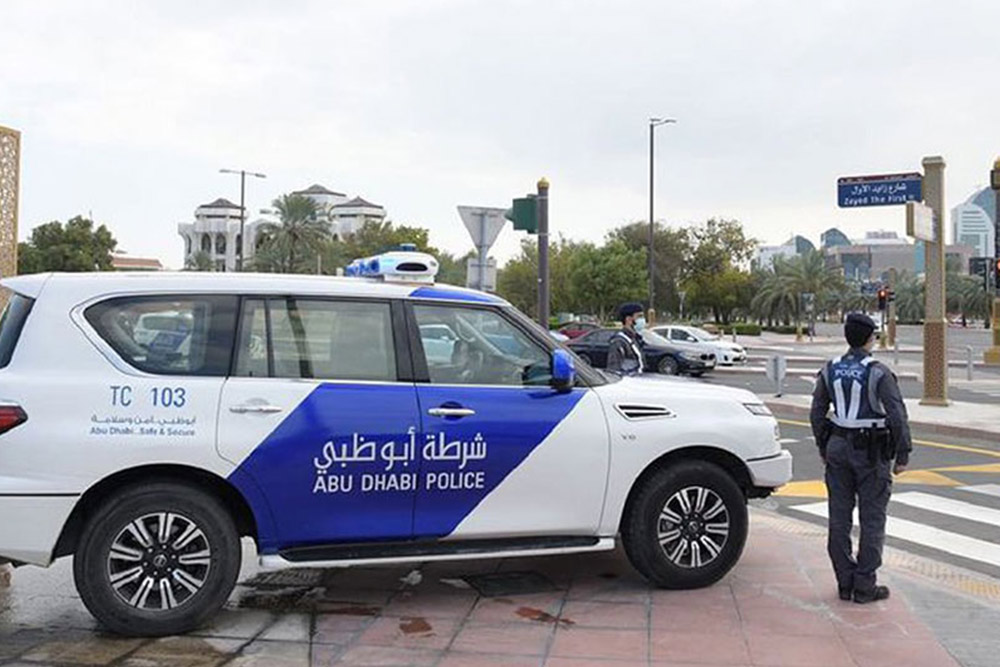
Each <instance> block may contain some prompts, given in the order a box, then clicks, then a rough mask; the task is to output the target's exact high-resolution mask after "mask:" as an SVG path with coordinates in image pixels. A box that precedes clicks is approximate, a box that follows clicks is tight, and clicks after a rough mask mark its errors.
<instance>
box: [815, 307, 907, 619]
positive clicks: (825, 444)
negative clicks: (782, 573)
mask: <svg viewBox="0 0 1000 667" xmlns="http://www.w3.org/2000/svg"><path fill="white" fill-rule="evenodd" d="M844 335H845V337H846V338H847V342H848V344H849V345H850V346H851V349H850V350H848V351H847V354H845V355H844V356H842V357H838V358H835V359H832V360H831V361H829V362H827V364H826V365H825V366H824V367H823V370H821V371H820V373H819V378H818V379H817V381H816V389H815V390H814V391H813V400H812V410H811V411H810V414H809V420H810V422H811V424H812V430H813V435H814V436H815V437H816V444H817V445H818V446H819V453H820V456H821V457H822V459H823V462H824V464H825V465H826V475H825V477H826V488H827V493H828V496H829V515H830V517H829V535H828V538H827V551H828V552H829V554H830V560H831V561H832V563H833V570H834V572H835V573H836V575H837V586H838V588H839V592H840V599H841V600H851V599H853V600H854V601H855V602H858V603H866V602H874V601H876V600H884V599H886V598H888V597H889V589H888V588H887V587H886V586H879V585H877V584H876V576H875V572H876V570H877V569H878V568H879V566H880V565H881V564H882V546H883V544H884V543H885V519H886V510H887V508H888V505H889V494H890V493H891V491H892V474H893V473H895V474H899V473H900V472H902V471H903V470H905V469H906V465H907V463H908V462H909V458H910V450H911V449H912V447H913V445H912V444H911V442H910V427H909V424H908V423H907V415H906V405H905V404H904V403H903V398H902V396H900V393H899V385H897V384H896V376H895V375H894V374H893V373H892V371H890V370H889V369H888V368H887V367H886V366H884V365H882V364H881V363H879V362H877V361H875V359H874V357H872V356H871V350H872V346H873V345H874V343H875V322H874V321H872V319H871V318H870V317H868V316H867V315H862V314H859V313H851V314H850V315H848V316H847V321H846V323H845V324H844ZM831 403H832V404H833V413H832V414H831V415H830V416H829V417H827V411H828V409H829V407H830V404H831ZM855 502H856V503H857V506H858V515H859V518H860V523H861V541H860V543H859V545H858V553H857V558H855V557H854V554H853V547H852V544H851V528H852V525H851V524H852V514H853V512H854V506H855Z"/></svg>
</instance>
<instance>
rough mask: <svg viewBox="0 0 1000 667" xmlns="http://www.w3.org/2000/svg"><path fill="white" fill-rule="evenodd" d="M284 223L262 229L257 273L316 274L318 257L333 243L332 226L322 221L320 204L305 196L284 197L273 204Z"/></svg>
mask: <svg viewBox="0 0 1000 667" xmlns="http://www.w3.org/2000/svg"><path fill="white" fill-rule="evenodd" d="M272 205H273V206H274V208H275V209H277V211H278V217H279V219H280V223H278V224H268V225H265V226H263V227H262V228H261V230H260V232H258V233H259V235H260V242H259V243H258V247H257V250H256V251H255V252H254V257H253V262H252V266H253V268H254V269H255V270H257V271H266V272H279V273H315V271H316V257H317V256H322V254H323V252H324V250H326V248H327V243H328V242H329V240H330V227H329V225H328V224H327V223H326V222H323V221H322V220H319V219H318V217H317V213H318V211H319V209H318V207H317V205H316V202H314V201H313V200H312V199H309V198H308V197H304V196H302V195H282V196H281V197H279V198H278V199H275V200H274V202H273V203H272Z"/></svg>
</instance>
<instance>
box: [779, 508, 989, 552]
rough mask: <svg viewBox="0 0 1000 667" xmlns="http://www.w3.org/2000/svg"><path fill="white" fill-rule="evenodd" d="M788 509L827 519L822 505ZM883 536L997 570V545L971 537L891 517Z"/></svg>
mask: <svg viewBox="0 0 1000 667" xmlns="http://www.w3.org/2000/svg"><path fill="white" fill-rule="evenodd" d="M791 509H793V510H796V511H798V512H805V513H806V514H812V515H813V516H818V517H821V518H824V519H826V518H828V515H827V505H826V503H825V502H819V503H810V504H808V505H793V506H792V507H791ZM854 523H855V525H857V523H858V514H857V510H855V512H854ZM885 533H886V535H889V536H890V537H895V538H897V539H900V540H903V541H905V542H912V543H914V544H919V545H922V546H925V547H930V548H932V549H936V550H938V551H943V552H944V553H949V554H952V555H953V556H959V557H961V558H967V559H969V560H974V561H978V562H980V563H986V564H988V565H992V566H994V567H1000V545H998V544H993V543H992V542H986V541H984V540H977V539H976V538H974V537H967V536H965V535H961V534H959V533H953V532H950V531H947V530H941V529H940V528H934V527H933V526H926V525H924V524H922V523H916V522H915V521H907V520H906V519H897V518H895V517H891V516H890V517H888V519H886V522H885Z"/></svg>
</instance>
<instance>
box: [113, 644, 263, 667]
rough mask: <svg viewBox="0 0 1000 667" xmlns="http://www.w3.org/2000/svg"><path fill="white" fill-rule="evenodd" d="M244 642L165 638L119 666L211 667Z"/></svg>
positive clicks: (223, 659) (145, 647) (219, 662)
mask: <svg viewBox="0 0 1000 667" xmlns="http://www.w3.org/2000/svg"><path fill="white" fill-rule="evenodd" d="M245 643H246V642H245V640H242V639H219V638H214V637H164V638H163V639H157V640H154V641H152V642H150V643H148V644H146V645H145V646H143V647H142V648H140V649H139V650H138V651H136V652H135V653H132V654H131V655H130V656H129V657H128V658H127V659H126V660H125V661H123V662H122V663H120V664H121V665H122V666H123V667H151V666H152V665H155V666H156V667H161V666H162V667H214V666H215V665H219V664H221V663H223V662H225V661H226V660H228V659H229V658H230V657H232V655H233V654H234V653H236V652H237V651H238V650H239V649H240V647H241V646H243V644H245Z"/></svg>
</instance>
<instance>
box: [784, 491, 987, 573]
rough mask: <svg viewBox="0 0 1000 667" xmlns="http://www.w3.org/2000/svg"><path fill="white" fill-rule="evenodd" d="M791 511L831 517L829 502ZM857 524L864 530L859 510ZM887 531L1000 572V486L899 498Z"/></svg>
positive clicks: (894, 501) (893, 505)
mask: <svg viewBox="0 0 1000 667" xmlns="http://www.w3.org/2000/svg"><path fill="white" fill-rule="evenodd" d="M788 509H789V510H791V511H792V512H797V513H801V514H807V515H810V516H812V517H818V518H821V519H826V518H827V517H828V516H829V515H828V512H827V503H826V501H822V502H811V503H804V504H792V505H789V506H788ZM900 514H902V515H903V516H899V515H900ZM854 524H855V526H857V525H858V516H857V510H855V514H854ZM885 531H886V535H887V536H888V537H890V538H894V539H895V540H898V541H900V542H902V543H904V544H905V545H916V546H919V547H923V548H926V549H931V550H934V551H936V552H940V553H941V554H947V555H950V556H953V557H957V558H960V559H963V560H966V561H971V562H972V563H975V564H977V565H979V566H988V567H989V568H995V571H1000V484H974V485H968V486H959V487H952V488H948V489H941V490H940V491H939V492H935V493H931V492H927V491H903V492H898V493H893V495H892V497H891V500H890V504H889V517H888V519H887V520H886V527H885ZM977 569H981V567H980V568H977Z"/></svg>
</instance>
